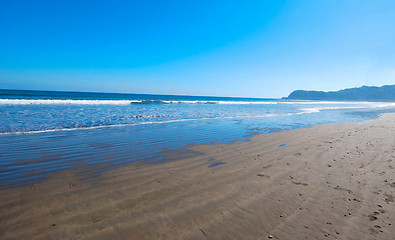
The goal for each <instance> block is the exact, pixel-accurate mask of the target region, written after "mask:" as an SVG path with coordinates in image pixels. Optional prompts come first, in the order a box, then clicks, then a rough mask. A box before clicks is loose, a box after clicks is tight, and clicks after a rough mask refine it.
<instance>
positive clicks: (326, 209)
mask: <svg viewBox="0 0 395 240" xmlns="http://www.w3.org/2000/svg"><path fill="white" fill-rule="evenodd" d="M187 150H190V151H191V152H184V151H180V152H175V153H171V154H168V155H166V156H165V157H167V158H169V159H173V158H175V159H176V160H174V161H169V162H164V163H160V164H141V163H140V164H136V163H133V164H129V165H126V166H122V167H120V168H117V169H115V170H112V171H110V172H107V173H105V174H103V175H102V176H101V177H99V178H96V179H93V180H86V181H80V180H79V179H80V178H81V176H79V175H76V174H75V172H71V171H68V172H61V173H58V174H55V175H54V176H52V177H51V178H50V180H47V181H44V182H40V183H37V184H35V185H32V186H27V187H24V188H11V189H4V190H1V191H0V238H1V239H4V240H5V239H254V240H255V239H268V238H273V239H358V240H359V239H395V237H394V236H395V203H394V198H395V170H394V167H395V114H386V115H383V116H382V117H381V118H380V119H377V120H370V121H366V122H362V123H336V124H325V125H318V126H314V127H310V128H303V129H296V130H290V131H282V132H278V133H271V134H260V135H257V136H254V137H252V138H250V139H249V140H248V141H242V142H234V143H228V144H218V143H216V144H207V145H194V146H192V147H189V148H188V149H187Z"/></svg>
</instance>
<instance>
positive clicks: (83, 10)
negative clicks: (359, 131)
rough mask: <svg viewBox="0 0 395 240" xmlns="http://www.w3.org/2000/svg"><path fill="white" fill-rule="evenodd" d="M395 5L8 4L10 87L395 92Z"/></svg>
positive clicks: (0, 70) (1, 42)
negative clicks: (394, 88)
mask: <svg viewBox="0 0 395 240" xmlns="http://www.w3.org/2000/svg"><path fill="white" fill-rule="evenodd" d="M394 11H395V1H390V0H388V1H385V0H377V1H363V0H359V1H352V0H349V1H348V0H331V1H329V0H328V1H323V0H310V1H298V0H294V1H281V0H273V1H262V0H256V1H247V0H244V1H204V0H201V1H114V0H113V1H40V0H37V1H3V2H2V6H1V8H0V88H8V89H41V90H72V91H102V92H129V93H155V94H187V95H211V96H213V95H214V96H247V97H283V96H287V95H288V94H289V93H290V92H291V91H293V90H295V89H315V90H339V89H342V88H350V87H356V86H362V85H377V86H381V85H385V84H395V27H394V23H395V14H394Z"/></svg>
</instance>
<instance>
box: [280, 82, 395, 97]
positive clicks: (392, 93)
mask: <svg viewBox="0 0 395 240" xmlns="http://www.w3.org/2000/svg"><path fill="white" fill-rule="evenodd" d="M283 99H292V100H293V99H295V100H345V101H395V85H385V86H381V87H374V86H362V87H358V88H348V89H343V90H339V91H330V92H324V91H306V90H296V91H293V92H292V93H291V94H289V96H288V97H284V98H283Z"/></svg>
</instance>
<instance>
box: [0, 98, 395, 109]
mask: <svg viewBox="0 0 395 240" xmlns="http://www.w3.org/2000/svg"><path fill="white" fill-rule="evenodd" d="M150 103H164V104H239V105H244V104H263V105H272V104H298V105H320V104H323V105H329V104H330V105H339V104H343V105H344V104H346V105H363V106H364V107H366V106H368V107H391V106H395V103H393V102H391V103H388V102H330V101H200V100H196V101H170V100H163V101H160V100H158V101H155V100H76V99H0V105H129V104H150Z"/></svg>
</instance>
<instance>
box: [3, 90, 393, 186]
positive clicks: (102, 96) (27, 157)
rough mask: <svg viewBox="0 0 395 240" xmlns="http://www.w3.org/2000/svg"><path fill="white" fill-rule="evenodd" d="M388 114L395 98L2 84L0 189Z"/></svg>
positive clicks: (391, 109)
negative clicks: (326, 98) (244, 95)
mask: <svg viewBox="0 0 395 240" xmlns="http://www.w3.org/2000/svg"><path fill="white" fill-rule="evenodd" d="M386 112H395V103H391V102H331V101H291V100H284V99H265V98H239V97H207V96H173V95H149V94H118V93H84V92H55V91H25V90H0V188H8V187H14V186H27V185H29V184H34V183H36V182H39V181H41V180H43V179H45V178H48V177H49V176H51V175H53V174H56V173H58V172H61V171H66V170H78V172H79V173H80V174H81V176H84V177H85V178H91V177H97V176H100V174H102V173H103V172H105V171H108V170H110V169H112V168H114V167H117V166H120V165H122V164H127V163H131V162H141V163H143V164H154V163H157V162H161V161H169V158H168V157H166V156H167V155H166V154H167V153H170V152H174V151H186V150H185V148H186V147H188V146H190V145H193V144H211V143H213V142H220V143H229V142H232V141H237V140H248V138H249V137H251V136H253V135H256V134H259V133H273V132H277V131H283V130H291V129H296V128H303V127H309V126H313V125H317V124H324V123H336V122H358V121H365V120H369V119H374V118H377V117H378V116H379V115H380V114H382V113H386ZM190 154H192V153H190ZM208 167H210V166H208ZM211 167H212V166H211Z"/></svg>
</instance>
